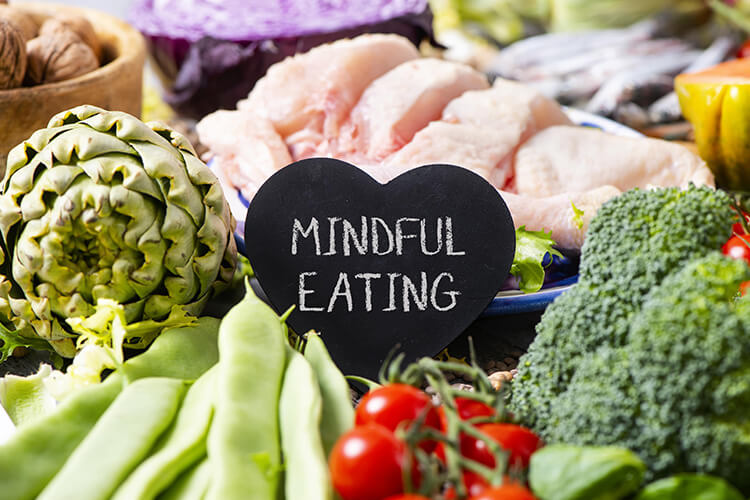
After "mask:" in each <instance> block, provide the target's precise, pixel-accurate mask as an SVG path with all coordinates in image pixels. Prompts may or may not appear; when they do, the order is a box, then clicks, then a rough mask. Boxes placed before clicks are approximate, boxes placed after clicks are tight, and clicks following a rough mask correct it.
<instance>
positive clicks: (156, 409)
mask: <svg viewBox="0 0 750 500" xmlns="http://www.w3.org/2000/svg"><path fill="white" fill-rule="evenodd" d="M187 386H188V382H186V381H184V380H179V379H174V378H163V377H162V378H156V377H155V378H145V379H142V380H138V381H136V382H133V383H132V384H130V385H128V386H127V387H126V388H125V389H124V390H123V391H122V394H120V396H118V397H117V399H116V400H115V401H114V403H112V405H111V406H110V407H109V408H108V409H107V411H105V412H104V414H103V415H102V417H101V418H100V419H99V421H98V422H97V423H96V425H95V426H94V428H93V429H91V432H90V433H89V434H88V435H87V436H86V437H85V438H84V440H83V441H82V442H81V444H80V445H79V446H78V448H76V449H75V451H73V453H72V454H71V455H70V458H68V460H67V461H66V462H65V465H64V466H63V468H62V469H60V472H59V473H58V474H57V475H56V476H55V477H54V479H52V481H50V483H49V484H48V485H47V487H46V488H45V489H44V491H42V494H41V495H39V500H107V499H108V498H110V497H111V496H112V493H114V491H115V489H117V487H118V486H119V485H120V483H121V482H122V481H123V480H124V479H125V478H126V477H127V475H128V474H129V473H130V472H131V471H132V470H133V469H134V468H135V467H136V465H138V463H140V462H141V460H143V458H144V457H146V455H147V454H148V452H149V450H151V448H152V447H153V445H154V443H155V442H156V440H157V439H159V436H160V435H161V434H162V433H163V432H164V430H165V429H166V428H167V427H169V424H170V423H171V422H172V420H173V419H174V417H175V414H176V413H177V409H178V408H179V406H180V402H181V401H182V398H183V396H184V395H185V391H186V389H187Z"/></svg>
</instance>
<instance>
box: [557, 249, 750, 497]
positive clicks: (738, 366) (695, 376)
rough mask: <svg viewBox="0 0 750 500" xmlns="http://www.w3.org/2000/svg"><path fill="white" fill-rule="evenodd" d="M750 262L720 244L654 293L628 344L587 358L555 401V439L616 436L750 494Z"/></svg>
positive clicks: (678, 468)
mask: <svg viewBox="0 0 750 500" xmlns="http://www.w3.org/2000/svg"><path fill="white" fill-rule="evenodd" d="M747 280H750V268H748V266H747V265H746V264H745V263H744V262H742V261H735V260H731V259H728V258H726V257H723V256H722V255H721V254H719V253H718V252H716V253H714V254H711V255H708V256H706V257H703V258H700V259H698V260H694V261H692V262H690V263H689V264H687V265H686V266H685V267H684V268H683V269H682V270H681V271H679V272H677V273H674V274H672V275H670V276H668V277H667V278H665V279H664V281H663V282H662V283H661V284H660V285H659V286H658V287H656V288H655V289H654V290H653V291H652V292H651V293H650V294H649V295H648V297H647V298H646V301H645V303H644V305H643V308H642V309H641V311H640V313H639V314H638V315H637V317H636V318H635V319H634V321H633V324H632V326H631V328H630V329H629V332H628V336H627V342H626V344H625V345H624V346H622V347H620V348H611V347H608V348H604V349H600V350H599V351H597V352H596V353H595V354H593V355H590V356H587V357H584V358H582V363H581V365H580V367H579V368H578V370H576V373H575V375H574V376H573V377H572V379H571V381H570V384H569V385H568V387H567V390H566V391H565V392H564V393H563V394H562V395H561V396H560V397H558V398H555V399H554V400H553V402H552V404H551V406H550V409H549V425H547V426H546V427H545V429H546V431H547V432H546V434H545V438H546V439H547V440H548V441H549V442H566V443H576V444H586V445H618V446H625V447H628V448H630V449H631V450H633V451H634V452H635V453H636V454H638V455H639V456H640V458H641V459H642V460H644V462H645V463H646V464H647V466H648V467H649V474H648V476H649V479H654V478H659V477H665V476H667V475H669V474H673V473H677V472H702V473H707V474H712V475H716V476H719V477H723V478H724V479H726V480H728V481H729V482H731V483H732V484H733V485H734V486H736V487H737V488H739V489H740V490H742V491H743V492H744V493H745V494H748V493H750V476H748V474H747V471H748V467H750V420H748V418H747V413H748V408H750V297H742V298H739V293H738V290H739V286H740V284H741V283H742V282H743V281H747Z"/></svg>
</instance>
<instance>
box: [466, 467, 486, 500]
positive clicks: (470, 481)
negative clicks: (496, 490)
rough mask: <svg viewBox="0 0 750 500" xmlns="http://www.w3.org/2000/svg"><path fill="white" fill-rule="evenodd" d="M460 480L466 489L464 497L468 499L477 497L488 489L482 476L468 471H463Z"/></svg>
mask: <svg viewBox="0 0 750 500" xmlns="http://www.w3.org/2000/svg"><path fill="white" fill-rule="evenodd" d="M461 478H462V480H463V482H464V486H465V487H466V495H467V496H470V497H473V496H476V495H479V494H480V493H481V492H483V491H484V490H486V489H487V488H489V487H490V485H489V484H488V483H487V481H486V480H485V479H484V478H483V477H482V476H480V475H479V474H477V473H476V472H472V471H470V470H467V471H464V472H463V474H461Z"/></svg>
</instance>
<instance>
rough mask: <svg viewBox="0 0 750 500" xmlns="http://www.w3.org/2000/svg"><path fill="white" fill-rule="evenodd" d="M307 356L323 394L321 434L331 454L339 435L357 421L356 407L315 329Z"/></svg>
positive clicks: (344, 380)
mask: <svg viewBox="0 0 750 500" xmlns="http://www.w3.org/2000/svg"><path fill="white" fill-rule="evenodd" d="M305 358H306V359H307V361H309V362H310V366H312V370H313V372H314V373H315V375H316V378H317V381H318V385H319V386H320V394H321V396H322V398H323V413H322V416H321V419H320V437H321V439H322V440H323V449H324V450H325V453H326V456H328V455H329V454H330V452H331V448H333V445H334V444H336V440H337V439H338V438H339V436H341V435H342V434H343V433H345V432H346V431H348V430H349V429H351V428H352V426H353V425H354V408H353V406H352V399H351V393H350V392H349V384H348V383H347V382H346V379H345V378H344V375H343V374H342V373H341V371H339V369H338V367H337V366H336V364H335V363H334V362H333V360H332V359H331V356H330V355H329V354H328V350H327V349H326V346H325V344H324V343H323V340H321V338H320V337H319V336H318V335H316V334H314V333H308V335H307V346H306V347H305Z"/></svg>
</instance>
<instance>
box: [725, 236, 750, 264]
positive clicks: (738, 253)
mask: <svg viewBox="0 0 750 500" xmlns="http://www.w3.org/2000/svg"><path fill="white" fill-rule="evenodd" d="M745 238H747V237H742V236H737V235H734V236H732V237H731V238H729V240H728V241H727V242H726V243H724V246H723V247H721V252H722V253H723V254H724V255H726V256H728V257H731V258H733V259H737V260H744V261H745V262H747V263H748V264H750V246H748V245H750V238H748V239H747V240H745Z"/></svg>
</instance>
